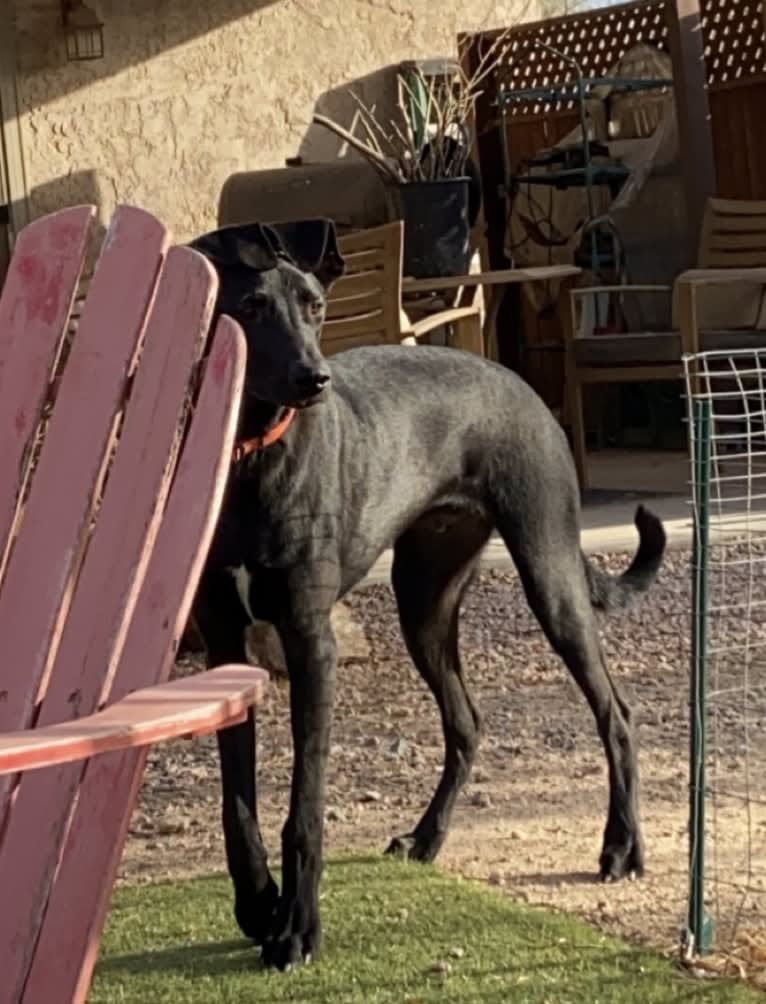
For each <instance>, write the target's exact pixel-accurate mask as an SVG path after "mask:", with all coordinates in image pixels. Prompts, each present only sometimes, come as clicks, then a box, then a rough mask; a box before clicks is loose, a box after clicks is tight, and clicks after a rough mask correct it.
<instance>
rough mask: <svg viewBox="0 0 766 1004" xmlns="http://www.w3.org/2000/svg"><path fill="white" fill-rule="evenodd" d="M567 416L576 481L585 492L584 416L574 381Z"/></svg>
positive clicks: (577, 386) (578, 390)
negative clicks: (569, 419)
mask: <svg viewBox="0 0 766 1004" xmlns="http://www.w3.org/2000/svg"><path fill="white" fill-rule="evenodd" d="M570 401H571V404H570V411H569V415H570V418H571V421H572V426H571V428H572V452H573V453H574V462H575V468H576V469H577V480H578V481H579V482H580V491H585V489H586V488H587V487H588V468H587V462H588V458H587V454H586V452H585V416H584V414H583V405H582V385H581V384H580V383H579V382H578V381H577V380H575V381H574V385H573V387H572V393H571V397H570Z"/></svg>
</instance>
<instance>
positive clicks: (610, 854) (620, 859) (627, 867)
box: [599, 839, 644, 882]
mask: <svg viewBox="0 0 766 1004" xmlns="http://www.w3.org/2000/svg"><path fill="white" fill-rule="evenodd" d="M599 874H600V878H601V881H602V882H619V881H620V879H625V878H626V879H630V880H631V881H632V880H634V879H637V878H641V876H642V875H643V874H644V850H643V847H642V845H641V841H640V840H639V839H633V840H630V841H629V842H628V843H627V844H605V845H604V849H603V851H602V852H601V857H600V859H599Z"/></svg>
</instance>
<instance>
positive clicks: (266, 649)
mask: <svg viewBox="0 0 766 1004" xmlns="http://www.w3.org/2000/svg"><path fill="white" fill-rule="evenodd" d="M330 623H331V624H332V628H333V631H334V632H335V640H336V644H337V648H338V662H343V661H344V660H347V659H368V658H369V656H370V645H369V642H368V641H367V636H366V635H365V633H364V630H363V628H362V627H361V625H360V624H358V623H357V622H356V621H355V620H354V619H353V617H352V616H351V611H350V610H349V608H348V607H347V606H346V604H345V603H336V604H335V606H334V607H333V608H332V611H331V613H330ZM245 654H246V655H247V658H248V661H249V662H251V663H253V664H254V665H256V666H262V667H263V668H264V669H267V670H268V671H269V672H270V673H275V674H277V675H279V676H286V675H287V663H286V662H285V652H284V649H283V648H282V642H281V640H280V638H279V635H278V634H277V632H276V629H275V628H274V626H273V625H272V624H269V623H268V622H267V621H255V622H254V623H253V624H251V625H250V626H249V627H248V628H247V630H246V631H245Z"/></svg>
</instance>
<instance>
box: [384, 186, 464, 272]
mask: <svg viewBox="0 0 766 1004" xmlns="http://www.w3.org/2000/svg"><path fill="white" fill-rule="evenodd" d="M468 187H469V179H468V178H443V179H439V180H438V181H412V182H409V183H408V184H401V185H398V186H397V187H396V189H395V193H394V194H395V198H396V203H397V211H398V214H399V217H400V219H402V220H404V263H403V273H404V275H405V276H411V277H413V278H415V279H431V278H436V277H439V276H449V275H463V274H464V273H465V272H466V270H467V269H468V264H469V259H470V248H469V246H468V235H469V224H468Z"/></svg>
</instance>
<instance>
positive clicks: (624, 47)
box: [482, 0, 720, 117]
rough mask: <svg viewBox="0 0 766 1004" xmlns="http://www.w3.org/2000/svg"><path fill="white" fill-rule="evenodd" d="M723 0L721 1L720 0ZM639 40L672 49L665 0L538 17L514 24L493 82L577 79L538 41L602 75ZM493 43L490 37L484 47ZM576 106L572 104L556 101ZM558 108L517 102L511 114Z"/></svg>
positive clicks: (541, 83) (518, 84) (544, 83)
mask: <svg viewBox="0 0 766 1004" xmlns="http://www.w3.org/2000/svg"><path fill="white" fill-rule="evenodd" d="M719 2H720V0H719ZM639 42H644V43H645V44H647V45H652V46H655V47H656V48H658V49H662V50H664V51H668V25H667V20H666V15H665V3H664V2H663V0H639V2H638V3H630V4H621V5H620V6H618V7H607V8H602V9H600V10H593V11H588V12H586V13H581V14H573V15H571V16H569V17H561V18H554V19H551V20H548V21H539V22H537V23H535V24H530V25H522V26H520V27H519V28H515V29H514V30H513V31H512V32H511V34H510V37H509V45H508V51H507V56H506V59H505V60H504V63H503V65H502V66H500V67H498V69H497V71H496V73H495V74H494V78H495V79H494V81H493V83H494V84H495V86H497V85H500V86H503V87H506V88H509V89H514V90H516V89H521V88H527V87H548V86H551V85H554V84H559V83H562V82H565V81H571V80H574V79H575V73H574V70H573V67H572V66H571V65H570V64H569V63H566V62H565V61H564V60H562V59H559V58H558V57H556V56H554V55H553V53H551V52H549V51H547V50H545V49H541V48H539V43H543V44H545V45H550V46H553V47H554V48H556V49H558V50H559V51H560V52H562V53H563V54H564V55H566V56H569V57H570V58H574V59H576V60H577V61H578V62H579V64H580V66H581V68H582V72H583V74H584V75H585V76H592V77H597V76H602V75H603V74H605V73H607V72H608V71H609V69H610V67H611V66H613V65H614V63H616V62H617V60H618V59H620V58H621V57H622V56H624V55H625V53H626V52H627V51H628V50H629V49H631V48H632V47H633V46H634V45H637V44H638V43H639ZM489 44H490V41H489V39H487V37H486V36H485V40H484V42H483V45H482V48H486V46H487V45H489ZM556 107H558V108H564V107H568V108H571V107H572V103H567V104H564V105H558V106H556ZM553 110H555V108H554V107H552V106H550V105H546V104H544V103H542V102H541V103H538V104H527V105H516V106H511V107H510V108H509V109H508V115H509V117H511V116H513V117H519V116H522V115H525V116H526V115H540V114H543V113H545V112H549V111H553Z"/></svg>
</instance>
